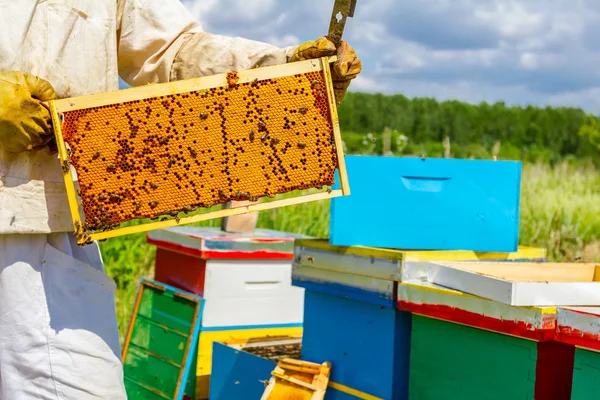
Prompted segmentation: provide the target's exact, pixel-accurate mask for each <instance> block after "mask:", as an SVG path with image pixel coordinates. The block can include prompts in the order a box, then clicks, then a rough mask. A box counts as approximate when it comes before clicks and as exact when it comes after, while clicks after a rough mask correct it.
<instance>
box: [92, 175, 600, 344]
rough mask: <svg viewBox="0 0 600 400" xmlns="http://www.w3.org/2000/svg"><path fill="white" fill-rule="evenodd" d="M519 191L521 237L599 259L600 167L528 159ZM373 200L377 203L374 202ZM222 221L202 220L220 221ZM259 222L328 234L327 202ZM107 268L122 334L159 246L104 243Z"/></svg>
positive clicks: (140, 239)
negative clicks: (552, 164) (115, 290)
mask: <svg viewBox="0 0 600 400" xmlns="http://www.w3.org/2000/svg"><path fill="white" fill-rule="evenodd" d="M521 188H522V196H521V224H520V225H521V228H520V229H521V230H520V243H521V244H523V245H531V246H540V247H544V248H546V249H547V250H548V256H549V260H551V261H578V260H584V261H600V252H599V250H600V218H598V216H600V172H599V171H598V170H596V169H594V168H593V167H591V166H588V167H586V166H579V167H575V166H571V165H569V164H567V163H563V164H560V165H558V166H557V167H554V168H552V167H550V166H548V165H544V164H525V165H524V168H523V180H522V185H521ZM373 206H378V205H377V204H376V202H374V205H373ZM219 223H220V222H219V221H207V222H203V223H199V224H197V225H201V226H219ZM258 226H259V227H260V228H269V229H276V230H280V231H286V232H290V233H298V234H305V235H309V236H313V237H319V238H326V237H327V236H328V232H329V202H328V201H320V202H314V203H307V204H300V205H296V206H290V207H285V208H281V209H277V210H271V211H264V212H262V213H261V214H260V216H259V221H258ZM101 249H102V254H103V257H104V261H105V264H106V268H107V271H108V273H109V274H110V275H111V276H112V277H113V279H115V281H116V282H117V286H118V295H117V314H118V319H119V325H120V330H121V336H123V333H124V331H125V329H126V328H127V324H128V322H129V317H130V313H131V306H132V303H133V297H134V295H135V290H136V288H137V284H138V280H139V279H140V277H142V276H147V277H150V278H151V277H152V274H153V271H152V266H153V262H154V254H155V249H154V247H153V246H149V245H148V244H146V242H145V235H144V234H137V235H130V236H125V237H120V238H115V239H110V240H108V241H106V242H104V243H102V244H101Z"/></svg>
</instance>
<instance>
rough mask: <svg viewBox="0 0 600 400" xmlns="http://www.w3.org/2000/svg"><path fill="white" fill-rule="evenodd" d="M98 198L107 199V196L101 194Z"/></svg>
mask: <svg viewBox="0 0 600 400" xmlns="http://www.w3.org/2000/svg"><path fill="white" fill-rule="evenodd" d="M98 200H101V201H104V200H108V196H107V195H105V194H101V195H100V196H98Z"/></svg>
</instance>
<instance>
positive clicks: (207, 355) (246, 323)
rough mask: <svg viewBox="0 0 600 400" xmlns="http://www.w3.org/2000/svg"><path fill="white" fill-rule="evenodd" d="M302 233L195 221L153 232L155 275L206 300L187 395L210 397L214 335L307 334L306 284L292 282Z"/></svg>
mask: <svg viewBox="0 0 600 400" xmlns="http://www.w3.org/2000/svg"><path fill="white" fill-rule="evenodd" d="M301 237H302V236H296V235H292V234H286V233H281V232H276V231H270V230H257V231H255V232H254V233H253V234H232V233H225V232H222V231H220V230H219V229H217V228H196V227H176V228H169V229H162V230H156V231H152V232H149V234H148V236H147V240H148V242H149V243H150V244H153V245H155V246H156V247H157V252H156V265H155V280H156V282H159V283H160V284H165V285H169V286H170V287H173V288H175V289H177V290H182V291H184V292H185V293H189V294H193V295H195V296H198V297H199V298H201V299H202V300H203V311H202V314H201V316H200V323H199V334H198V343H196V348H197V350H196V351H197V353H196V356H195V357H193V358H192V360H191V361H190V362H191V363H192V368H191V370H190V377H189V379H188V380H189V381H190V382H189V383H188V384H187V389H186V393H187V394H188V396H189V397H191V398H195V399H207V398H208V397H209V381H210V373H211V365H212V346H213V342H214V341H228V340H232V339H236V340H243V339H250V338H256V337H264V336H299V335H301V334H302V316H303V303H304V295H303V289H301V288H298V287H293V286H292V284H291V268H292V266H291V260H292V257H293V249H294V248H293V244H294V239H296V238H301ZM164 345H165V346H167V345H169V344H168V343H164ZM194 386H195V387H194Z"/></svg>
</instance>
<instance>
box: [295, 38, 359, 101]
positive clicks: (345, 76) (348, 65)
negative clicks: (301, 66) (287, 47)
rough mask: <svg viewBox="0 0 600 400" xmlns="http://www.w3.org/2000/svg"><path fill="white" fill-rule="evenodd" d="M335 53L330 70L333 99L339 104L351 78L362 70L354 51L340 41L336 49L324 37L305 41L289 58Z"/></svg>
mask: <svg viewBox="0 0 600 400" xmlns="http://www.w3.org/2000/svg"><path fill="white" fill-rule="evenodd" d="M333 55H337V58H338V60H337V61H336V62H335V64H334V66H333V71H332V78H333V89H334V92H335V99H336V102H337V105H338V106H339V105H340V104H341V103H342V100H343V99H344V96H345V95H346V91H347V90H348V87H349V86H350V82H351V81H352V79H354V78H356V77H357V76H358V74H359V73H360V72H361V70H362V62H361V61H360V59H359V58H358V56H357V55H356V51H355V50H354V49H353V48H352V47H350V45H348V43H346V42H345V41H342V43H341V44H340V47H339V48H338V49H336V48H335V45H334V44H333V42H331V41H330V40H329V39H327V38H326V37H321V38H319V39H317V40H315V41H310V42H306V43H304V44H301V45H300V46H298V47H297V48H296V49H295V50H294V52H293V53H292V56H291V58H290V62H296V61H303V60H310V59H314V58H321V57H330V56H333Z"/></svg>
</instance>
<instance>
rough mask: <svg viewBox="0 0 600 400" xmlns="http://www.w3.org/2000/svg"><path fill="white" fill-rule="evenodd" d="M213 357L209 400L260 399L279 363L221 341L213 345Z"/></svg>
mask: <svg viewBox="0 0 600 400" xmlns="http://www.w3.org/2000/svg"><path fill="white" fill-rule="evenodd" d="M213 357H214V361H213V363H212V379H211V386H210V400H240V399H260V398H261V396H262V394H263V392H264V391H265V386H266V385H265V383H263V382H264V381H268V380H269V379H270V377H271V371H272V370H273V368H275V365H276V363H274V362H273V361H271V360H266V359H263V358H260V357H257V356H255V355H252V354H249V353H246V352H244V351H239V350H235V349H232V348H231V347H228V346H226V345H223V344H221V343H215V344H214V347H213Z"/></svg>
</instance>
